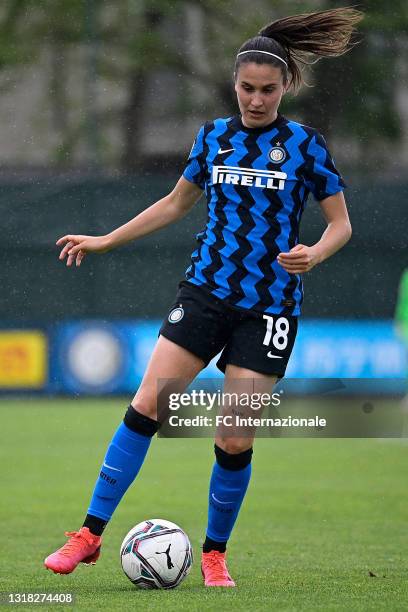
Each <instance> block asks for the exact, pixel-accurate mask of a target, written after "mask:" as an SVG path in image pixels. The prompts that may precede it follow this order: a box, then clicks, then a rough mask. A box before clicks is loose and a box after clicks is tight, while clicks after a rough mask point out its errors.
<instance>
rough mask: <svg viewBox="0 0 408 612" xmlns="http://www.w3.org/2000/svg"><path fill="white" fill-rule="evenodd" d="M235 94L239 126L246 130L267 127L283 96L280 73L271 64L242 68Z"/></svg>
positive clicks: (239, 72)
mask: <svg viewBox="0 0 408 612" xmlns="http://www.w3.org/2000/svg"><path fill="white" fill-rule="evenodd" d="M235 91H236V92H237V98H238V106H239V110H240V111H241V116H242V123H243V124H244V125H245V126H246V127H249V128H252V127H263V126H264V125H268V124H269V123H272V122H273V121H275V119H276V116H277V112H278V107H279V104H280V101H281V99H282V96H283V94H284V93H285V85H284V82H283V74H282V70H281V69H280V68H275V66H271V65H270V64H254V63H246V64H242V65H241V66H240V68H239V70H238V73H237V75H236V78H235Z"/></svg>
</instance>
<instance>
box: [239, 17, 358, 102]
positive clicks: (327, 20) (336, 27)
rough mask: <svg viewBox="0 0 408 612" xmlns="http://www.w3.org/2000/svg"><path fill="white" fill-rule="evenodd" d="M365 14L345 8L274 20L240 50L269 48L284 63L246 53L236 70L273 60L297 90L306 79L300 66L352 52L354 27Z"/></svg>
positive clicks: (261, 54) (275, 59)
mask: <svg viewBox="0 0 408 612" xmlns="http://www.w3.org/2000/svg"><path fill="white" fill-rule="evenodd" d="M363 17H364V14H363V13H362V12H361V11H358V10H356V9H353V8H349V7H343V8H336V9H331V10H328V11H319V12H316V13H304V14H301V15H293V16H291V17H284V18H283V19H278V20H277V21H273V22H272V23H270V24H268V25H266V26H265V27H263V28H262V30H260V32H259V35H258V36H255V37H254V38H251V39H250V40H248V41H246V42H245V43H244V44H243V45H242V46H241V48H240V49H239V52H240V53H242V52H243V51H250V50H254V51H266V52H269V53H272V54H276V55H278V56H279V57H280V58H281V59H282V60H283V62H282V61H280V60H279V59H277V58H275V57H273V56H271V55H268V54H267V53H245V54H242V55H239V56H238V57H237V60H236V64H235V73H237V72H238V69H239V66H240V65H241V64H242V63H246V62H255V63H258V64H264V63H270V64H272V65H274V66H277V67H280V68H282V72H283V75H284V79H285V82H287V81H289V85H290V86H292V87H293V88H294V89H295V90H297V89H298V88H299V87H300V86H301V84H302V82H303V78H302V69H301V65H302V64H310V63H314V61H317V60H318V59H320V58H321V57H336V56H338V55H343V53H346V52H347V51H349V50H350V49H351V48H352V47H353V46H354V45H355V44H356V43H355V41H354V40H353V35H354V33H355V26H356V25H357V24H358V23H359V22H360V21H361V20H362V19H363ZM285 63H286V65H285Z"/></svg>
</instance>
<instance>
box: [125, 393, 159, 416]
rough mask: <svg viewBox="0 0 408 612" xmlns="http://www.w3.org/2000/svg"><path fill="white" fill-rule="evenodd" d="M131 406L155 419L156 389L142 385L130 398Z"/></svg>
mask: <svg viewBox="0 0 408 612" xmlns="http://www.w3.org/2000/svg"><path fill="white" fill-rule="evenodd" d="M131 406H132V407H133V408H134V409H135V410H137V412H139V413H140V414H143V415H144V416H146V417H149V418H150V419H157V390H156V389H151V388H150V387H148V386H146V385H142V386H141V387H140V388H139V389H138V391H137V393H136V395H135V397H134V398H133V400H132V403H131Z"/></svg>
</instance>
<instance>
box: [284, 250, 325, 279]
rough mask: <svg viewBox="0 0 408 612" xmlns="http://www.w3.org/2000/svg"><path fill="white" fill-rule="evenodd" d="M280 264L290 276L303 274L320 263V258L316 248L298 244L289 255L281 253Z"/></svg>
mask: <svg viewBox="0 0 408 612" xmlns="http://www.w3.org/2000/svg"><path fill="white" fill-rule="evenodd" d="M278 263H279V264H280V265H281V266H282V268H283V269H284V270H286V272H289V274H302V273H303V272H309V270H311V269H312V268H314V267H315V265H316V264H318V263H320V257H319V253H318V251H317V249H316V248H315V247H312V246H311V247H308V246H306V245H305V244H297V245H296V246H295V247H293V249H291V250H290V251H289V253H279V255H278Z"/></svg>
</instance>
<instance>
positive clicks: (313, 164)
mask: <svg viewBox="0 0 408 612" xmlns="http://www.w3.org/2000/svg"><path fill="white" fill-rule="evenodd" d="M304 178H305V183H306V186H307V188H308V189H309V190H310V191H311V192H312V193H313V195H314V197H315V198H316V200H324V199H325V198H328V197H329V196H331V195H334V194H335V193H338V192H339V191H343V189H344V188H345V187H346V184H345V182H344V181H343V178H342V177H341V175H340V173H339V172H338V171H337V169H336V166H335V165H334V161H333V158H332V156H331V155H330V152H329V150H328V148H327V145H326V141H325V139H324V138H323V136H322V135H321V134H319V133H317V132H316V133H315V134H314V135H313V136H312V138H311V140H310V142H309V145H308V148H307V161H306V166H305V172H304Z"/></svg>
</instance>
